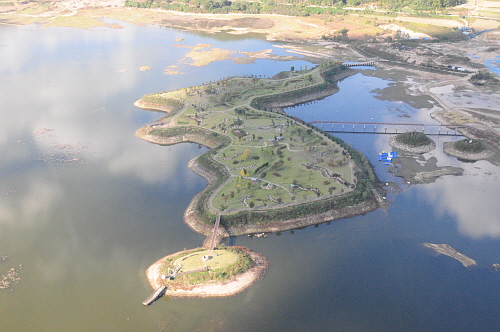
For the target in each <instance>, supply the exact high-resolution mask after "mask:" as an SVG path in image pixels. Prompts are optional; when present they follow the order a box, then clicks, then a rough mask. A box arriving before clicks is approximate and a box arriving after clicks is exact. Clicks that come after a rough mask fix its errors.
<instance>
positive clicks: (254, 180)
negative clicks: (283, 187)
mask: <svg viewBox="0 0 500 332" xmlns="http://www.w3.org/2000/svg"><path fill="white" fill-rule="evenodd" d="M257 182H259V179H257V178H250V183H253V184H255V183H257Z"/></svg>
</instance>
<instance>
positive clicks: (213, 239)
mask: <svg viewBox="0 0 500 332" xmlns="http://www.w3.org/2000/svg"><path fill="white" fill-rule="evenodd" d="M219 224H220V213H217V219H216V221H215V226H214V233H213V235H212V242H211V243H210V250H211V251H214V248H215V243H216V242H217V231H218V230H219Z"/></svg>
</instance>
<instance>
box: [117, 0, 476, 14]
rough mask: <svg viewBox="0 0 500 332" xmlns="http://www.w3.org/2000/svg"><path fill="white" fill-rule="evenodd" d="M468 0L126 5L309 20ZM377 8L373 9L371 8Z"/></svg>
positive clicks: (162, 0) (167, 0)
mask: <svg viewBox="0 0 500 332" xmlns="http://www.w3.org/2000/svg"><path fill="white" fill-rule="evenodd" d="M465 2H466V0H417V1H414V0H379V1H369V0H291V1H290V0H289V1H286V2H279V1H273V0H266V1H229V0H177V1H172V0H146V1H132V0H127V1H125V6H126V7H137V8H161V9H165V10H173V11H180V12H194V13H211V14H229V13H245V14H281V15H289V16H309V15H315V14H328V15H335V14H345V13H346V12H347V11H346V10H344V9H343V8H344V7H355V6H362V5H370V6H376V7H377V8H379V9H386V10H394V11H396V10H402V9H405V8H408V9H412V10H434V9H436V8H440V9H441V8H447V7H454V6H458V5H460V4H463V3H465ZM371 8H373V7H371Z"/></svg>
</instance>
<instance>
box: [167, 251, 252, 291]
mask: <svg viewBox="0 0 500 332" xmlns="http://www.w3.org/2000/svg"><path fill="white" fill-rule="evenodd" d="M217 254H219V256H217ZM203 255H209V256H212V259H210V260H207V261H203V260H202V259H201V257H203ZM179 262H180V263H181V264H183V267H182V268H181V270H180V271H179V273H182V272H189V271H190V270H197V269H200V268H204V267H205V265H207V266H209V267H210V270H209V271H203V272H195V273H188V274H184V275H182V274H181V275H178V276H177V277H176V278H175V279H173V280H166V284H168V285H170V286H175V285H188V284H190V285H194V284H203V283H214V282H223V281H226V280H228V279H231V278H232V277H234V276H236V275H238V274H241V273H243V272H246V271H247V270H248V269H249V268H251V267H252V265H253V260H252V258H251V257H250V256H249V255H248V254H247V253H245V252H243V251H242V250H241V249H239V248H238V247H224V246H221V247H217V248H216V249H215V250H214V252H213V253H211V252H210V251H208V250H205V249H203V248H197V249H193V250H189V251H184V252H181V253H179V254H178V255H175V256H173V257H170V258H167V259H165V262H164V263H163V265H162V267H161V268H160V272H161V274H168V269H169V268H170V269H174V268H175V267H176V266H177V264H178V263H179ZM217 263H219V264H217Z"/></svg>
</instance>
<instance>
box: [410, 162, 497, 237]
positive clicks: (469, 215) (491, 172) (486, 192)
mask: <svg viewBox="0 0 500 332" xmlns="http://www.w3.org/2000/svg"><path fill="white" fill-rule="evenodd" d="M461 167H463V168H465V169H466V176H461V177H443V178H442V179H439V181H438V183H436V184H435V185H429V186H420V187H418V191H419V193H420V194H421V196H422V199H424V200H426V201H427V202H428V203H431V204H432V205H433V206H435V208H436V213H439V214H440V215H443V214H447V215H450V216H453V217H454V218H456V220H457V228H458V230H459V231H460V233H462V234H464V235H467V236H469V237H472V238H476V239H478V238H482V237H491V238H500V219H499V218H498V215H499V213H500V206H499V205H498V203H497V201H498V199H497V198H498V188H499V186H500V180H499V178H498V176H497V175H496V173H497V172H498V171H497V167H496V166H493V165H491V164H490V163H489V162H487V161H479V162H476V163H474V164H462V165H461Z"/></svg>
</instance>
